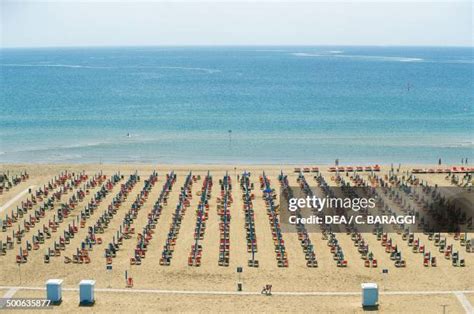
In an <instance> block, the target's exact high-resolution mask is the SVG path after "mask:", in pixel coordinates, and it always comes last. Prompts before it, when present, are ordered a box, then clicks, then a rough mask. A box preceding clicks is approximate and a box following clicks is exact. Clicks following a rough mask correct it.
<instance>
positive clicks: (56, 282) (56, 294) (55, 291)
mask: <svg viewBox="0 0 474 314" xmlns="http://www.w3.org/2000/svg"><path fill="white" fill-rule="evenodd" d="M62 284H63V280H62V279H49V280H48V281H46V299H47V300H50V301H51V303H52V304H59V303H61V301H62V291H61V290H62Z"/></svg>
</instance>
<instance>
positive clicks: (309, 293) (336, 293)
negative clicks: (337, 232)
mask: <svg viewBox="0 0 474 314" xmlns="http://www.w3.org/2000/svg"><path fill="white" fill-rule="evenodd" d="M12 288H15V289H17V290H46V288H45V287H14V286H0V289H12ZM63 290H64V291H79V289H78V288H63ZM95 291H97V292H117V293H156V294H197V295H203V294H208V295H260V294H261V293H260V292H258V291H242V292H238V291H216V290H158V289H114V288H96V289H95ZM466 293H467V294H469V293H474V290H464V291H456V290H452V291H443V290H440V291H381V292H380V294H381V295H441V294H455V295H457V294H460V295H464V294H466ZM361 294H362V292H345V291H307V292H306V291H275V292H272V295H298V296H360V295H361ZM466 300H467V299H466Z"/></svg>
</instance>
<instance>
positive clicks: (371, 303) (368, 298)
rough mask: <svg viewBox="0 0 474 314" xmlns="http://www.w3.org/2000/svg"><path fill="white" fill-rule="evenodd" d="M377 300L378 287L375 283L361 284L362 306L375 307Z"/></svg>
mask: <svg viewBox="0 0 474 314" xmlns="http://www.w3.org/2000/svg"><path fill="white" fill-rule="evenodd" d="M378 301H379V288H378V286H377V284H376V283H363V284H362V307H364V308H365V307H376V306H378Z"/></svg>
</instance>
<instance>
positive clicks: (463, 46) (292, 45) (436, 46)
mask: <svg viewBox="0 0 474 314" xmlns="http://www.w3.org/2000/svg"><path fill="white" fill-rule="evenodd" d="M137 47H140V48H161V47H163V48H192V47H196V48H199V47H201V48H212V47H216V48H225V47H229V48H230V47H380V48H382V47H406V48H412V47H413V48H474V43H472V44H471V45H440V46H438V45H404V44H399V45H398V44H395V45H393V44H218V45H215V44H157V45H154V44H151V45H149V44H136V45H135V44H133V45H64V46H62V45H46V46H3V45H0V50H3V49H51V48H53V49H54V48H61V49H62V48H137Z"/></svg>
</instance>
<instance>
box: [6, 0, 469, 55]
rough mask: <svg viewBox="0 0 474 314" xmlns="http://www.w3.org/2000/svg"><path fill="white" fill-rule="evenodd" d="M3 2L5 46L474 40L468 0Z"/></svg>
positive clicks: (459, 42) (463, 43) (448, 43)
mask: <svg viewBox="0 0 474 314" xmlns="http://www.w3.org/2000/svg"><path fill="white" fill-rule="evenodd" d="M0 2H1V22H0V23H1V26H2V28H1V32H2V33H1V35H2V37H1V43H2V46H3V47H40V46H41V47H44V46H128V45H421V46H423V45H428V46H472V45H473V37H474V34H473V30H472V29H473V25H472V22H473V20H472V16H473V4H472V2H471V1H470V0H468V1H459V0H457V1H456V0H451V1H449V0H446V1H437V2H434V1H427V0H421V2H420V1H418V2H415V3H414V2H411V1H409V0H398V1H396V2H390V1H387V0H378V1H372V2H370V1H359V0H354V1H352V2H342V1H337V0H336V2H322V1H315V0H305V1H300V2H297V3H295V2H277V1H274V0H265V1H258V2H256V1H250V0H247V1H245V2H243V1H240V2H235V1H233V2H231V1H230V0H221V1H213V2H204V1H197V0H194V1H193V0H189V1H187V2H184V1H181V0H178V2H171V1H169V2H165V1H146V2H139V3H136V2H132V1H123V0H122V1H120V0H118V1H117V0H116V1H105V2H101V3H92V2H91V1H87V0H86V1H84V0H83V1H71V0H56V1H49V2H39V1H5V0H0Z"/></svg>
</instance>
